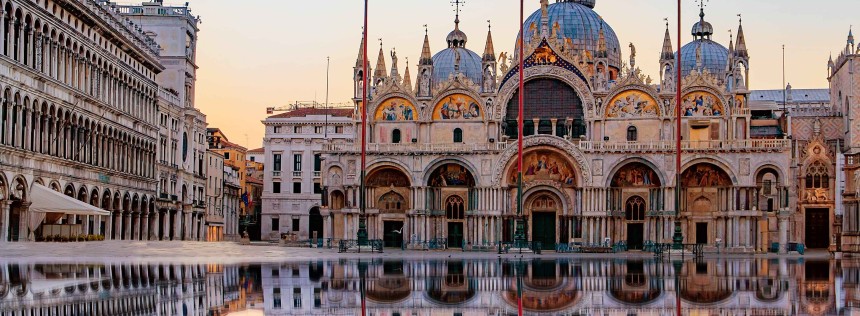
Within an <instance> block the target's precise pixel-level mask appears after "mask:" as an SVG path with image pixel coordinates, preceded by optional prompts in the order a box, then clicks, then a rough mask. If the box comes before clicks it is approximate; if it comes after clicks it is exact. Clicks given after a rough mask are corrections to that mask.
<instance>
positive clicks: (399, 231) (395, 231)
mask: <svg viewBox="0 0 860 316" xmlns="http://www.w3.org/2000/svg"><path fill="white" fill-rule="evenodd" d="M391 232H392V233H398V234H401V235H402V234H403V228H401V229H400V230H396V229H395V230H392V231H391Z"/></svg>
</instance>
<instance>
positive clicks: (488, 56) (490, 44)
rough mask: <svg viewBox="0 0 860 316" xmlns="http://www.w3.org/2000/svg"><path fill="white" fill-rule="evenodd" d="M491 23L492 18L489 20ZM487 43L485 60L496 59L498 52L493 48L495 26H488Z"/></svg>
mask: <svg viewBox="0 0 860 316" xmlns="http://www.w3.org/2000/svg"><path fill="white" fill-rule="evenodd" d="M487 23H490V20H487ZM487 29H488V30H487V45H486V46H484V61H496V52H495V50H494V49H493V27H492V25H488V26H487Z"/></svg>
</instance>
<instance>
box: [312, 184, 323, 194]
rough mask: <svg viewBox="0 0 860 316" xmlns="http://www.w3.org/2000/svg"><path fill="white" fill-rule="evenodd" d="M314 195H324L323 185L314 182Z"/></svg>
mask: <svg viewBox="0 0 860 316" xmlns="http://www.w3.org/2000/svg"><path fill="white" fill-rule="evenodd" d="M314 194H322V185H321V184H320V183H319V182H314Z"/></svg>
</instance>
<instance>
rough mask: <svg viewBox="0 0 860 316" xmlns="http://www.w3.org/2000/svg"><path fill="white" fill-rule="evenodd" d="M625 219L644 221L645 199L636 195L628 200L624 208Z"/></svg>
mask: <svg viewBox="0 0 860 316" xmlns="http://www.w3.org/2000/svg"><path fill="white" fill-rule="evenodd" d="M624 215H625V219H626V220H628V221H644V220H645V199H643V198H641V197H639V196H634V197H631V198H630V199H629V200H627V206H626V207H625V208H624Z"/></svg>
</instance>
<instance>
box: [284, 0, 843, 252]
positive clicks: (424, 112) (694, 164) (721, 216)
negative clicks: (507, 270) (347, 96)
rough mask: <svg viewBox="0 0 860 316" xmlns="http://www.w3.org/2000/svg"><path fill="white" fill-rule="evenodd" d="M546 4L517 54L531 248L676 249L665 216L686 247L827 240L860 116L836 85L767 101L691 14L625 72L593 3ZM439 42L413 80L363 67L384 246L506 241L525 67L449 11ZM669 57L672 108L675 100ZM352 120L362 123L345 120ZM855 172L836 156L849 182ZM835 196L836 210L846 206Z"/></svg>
mask: <svg viewBox="0 0 860 316" xmlns="http://www.w3.org/2000/svg"><path fill="white" fill-rule="evenodd" d="M542 3H543V4H542V8H541V10H538V11H537V12H535V13H533V14H532V15H531V16H530V17H529V18H528V19H527V20H526V22H525V25H524V28H525V30H527V32H526V34H525V37H524V43H525V44H524V45H525V47H524V51H525V55H524V56H522V58H524V64H525V69H524V70H522V72H523V76H524V80H525V82H524V86H525V90H526V91H525V95H524V98H525V100H524V101H525V106H524V113H523V115H524V117H523V124H524V126H523V130H524V135H523V143H524V159H523V169H522V170H523V174H524V178H523V183H524V184H523V186H524V194H523V204H522V205H523V210H522V214H523V215H524V216H525V219H526V223H527V226H526V227H527V231H526V234H527V238H528V239H529V240H532V241H540V242H541V243H542V244H543V247H545V248H547V249H552V248H553V246H554V245H557V244H565V243H570V242H580V243H586V244H596V243H603V242H605V240H606V239H609V240H610V241H611V242H612V243H616V242H625V243H626V245H627V246H628V248H630V249H639V248H641V247H643V245H644V244H646V243H648V242H662V243H666V242H671V240H672V234H673V231H674V224H673V222H674V221H675V217H676V211H677V212H678V213H679V217H680V220H681V227H682V232H683V236H684V243H699V244H705V245H706V246H705V247H706V248H710V249H712V250H713V249H714V248H720V249H723V250H724V251H730V252H764V251H768V249H770V248H772V247H773V246H774V245H778V246H780V249H779V251H786V245H787V244H788V243H789V242H801V243H804V242H806V243H807V246H808V247H811V248H821V249H828V248H832V247H833V246H837V247H838V244H839V242H838V241H837V238H836V236H837V235H838V234H840V231H841V229H842V228H841V225H842V224H841V221H842V220H841V216H842V215H841V214H842V211H841V209H842V207H841V206H838V205H837V203H836V201H837V198H836V196H837V195H843V194H842V192H841V191H840V190H839V186H838V185H837V182H838V180H839V179H840V178H841V176H839V177H837V176H836V175H837V171H836V170H839V169H837V164H838V162H837V161H838V160H839V159H838V158H839V157H838V156H839V155H837V153H838V152H839V151H841V150H844V149H845V148H846V146H848V147H850V144H851V139H850V138H846V137H844V136H841V135H840V134H845V133H846V131H847V130H851V128H850V127H851V125H850V119H848V118H845V116H849V117H850V115H849V114H852V112H851V111H857V110H856V109H850V108H848V104H843V105H839V104H841V103H838V102H836V101H835V100H840V99H844V98H845V96H844V94H846V92H842V95H843V96H840V97H833V101H831V96H834V95H838V94H839V93H838V92H837V91H835V90H833V89H837V88H831V91H830V92H829V93H826V92H824V91H822V90H808V91H805V90H798V91H795V92H794V93H792V91H791V88H790V87H789V88H788V89H786V94H789V95H782V94H780V95H778V96H777V95H775V92H774V91H754V90H750V87H749V76H750V68H751V65H750V60H751V55H750V53H749V51H748V50H747V46H746V38H745V34H744V31H743V25H742V24H739V25H738V27H737V30H736V32H734V34H736V35H737V36H736V37H732V38H731V39H729V41H727V42H728V43H727V44H728V45H727V46H723V45H722V44H720V43H717V42H716V41H714V40H713V39H712V36H713V34H714V32H713V29H714V26H712V25H711V24H710V23H709V22H707V21H706V19H705V10H704V9H702V10H701V11H700V14H699V16H698V17H697V18H696V20H697V22H696V23H695V24H694V25H693V27H692V31H691V33H692V35H693V36H694V37H695V39H694V40H693V41H692V42H690V43H688V44H686V45H684V46H683V47H682V48H681V49H680V56H679V55H678V53H677V52H676V51H675V49H674V48H673V45H672V39H671V36H670V32H669V30H668V29H667V31H666V34H665V37H664V38H663V39H662V40H663V41H662V42H663V46H662V47H663V48H662V52H661V58H660V60H659V61H657V62H659V65H660V73H659V74H653V75H652V76H648V75H645V74H643V73H641V71H640V70H639V69H638V68H637V67H636V64H637V60H636V54H635V46H634V44H631V45H629V50H630V54H629V56H627V58H626V59H624V60H623V61H622V54H621V50H622V47H621V45H620V43H619V41H618V37H617V35H616V34H615V33H614V31H613V30H612V28H611V26H610V25H609V24H608V23H607V21H604V20H603V19H602V18H600V17H599V15H598V14H597V12H595V11H594V8H595V6H596V5H597V3H596V1H593V0H573V1H558V2H556V3H553V4H549V3H547V2H546V1H543V2H542ZM691 22H692V21H691ZM653 40H659V39H653ZM447 43H448V47H447V48H445V49H444V50H442V51H440V52H438V53H436V54H435V55H434V54H431V49H430V45H429V38H428V36H427V35H425V39H424V44H423V48H422V54H421V60H420V62H419V64H418V66H417V73H418V74H417V75H416V76H414V77H412V76H411V75H410V74H409V72H410V69H409V68H408V66H407V69H406V70H405V72H404V74H403V76H401V73H400V70H399V69H398V67H399V65H398V59H397V56H396V53H394V52H393V51H392V52H391V53H390V55H389V54H385V52H384V51H383V49H382V48H381V47H380V49H379V55H378V57H377V62H376V67H375V68H374V69H371V68H370V65H368V67H367V69H368V70H367V71H368V74H372V76H369V77H371V78H372V80H373V81H372V83H371V84H372V87H368V88H370V89H368V91H370V92H371V95H370V96H369V98H368V99H369V100H370V101H369V103H368V104H367V107H366V109H365V110H366V111H367V113H368V132H367V135H366V137H367V139H368V146H367V150H368V156H367V165H366V169H365V170H364V171H365V172H366V174H367V193H366V194H367V213H366V214H367V216H368V232H369V233H370V238H372V239H382V240H385V241H386V244H389V245H398V246H399V245H401V244H402V243H406V244H407V245H409V244H416V243H423V242H428V241H437V242H441V243H446V244H447V245H448V247H461V246H462V247H468V246H470V245H493V244H495V243H496V242H501V241H512V240H513V233H514V222H515V218H516V216H517V213H518V210H517V209H516V208H517V190H516V188H517V152H518V150H517V141H518V137H520V136H519V135H518V128H517V123H518V120H517V119H518V114H517V111H518V105H519V104H518V100H519V94H518V85H519V82H518V80H519V75H520V71H521V70H520V69H519V58H520V56H518V53H516V52H515V53H513V54H508V53H501V54H499V55H496V53H495V50H494V47H493V41H492V34H491V33H488V34H487V38H486V44H485V46H484V53H483V54H482V55H479V54H477V53H475V52H473V51H471V50H469V49H468V48H467V43H468V41H467V36H466V34H465V33H464V32H463V31H462V30H460V28H459V16H458V17H457V20H456V21H455V26H454V30H453V31H452V32H451V33H450V34H449V35H448V37H447ZM849 46H850V45H849ZM624 50H625V51H626V50H627V49H624ZM846 50H851V51H852V52H853V50H854V49H853V48H850V49H846ZM363 51H364V43H362V45H361V48H360V50H359V56H358V58H357V61H356V64H355V68H354V74H355V76H354V79H355V81H354V82H355V99H354V100H355V102H356V108H361V101H362V90H363V82H362V80H361V78H362V77H363V73H362V71H363V67H362V66H363V65H362V60H363V55H362V54H363ZM515 51H518V49H515ZM387 56H390V59H391V60H390V64H389V65H390V67H391V69H390V71H388V70H387V64H388V63H387V60H386V59H387ZM845 56H846V57H840V59H839V62H838V63H835V64H832V65H831V68H832V73H833V78H831V82H832V85H834V86H836V85H838V84H845V83H846V82H854V81H851V79H850V78H851V76H853V73H849V72H848V71H845V72H844V74H842V73H841V72H840V71H839V70H838V69H837V68H838V67H837V65H844V64H851V65H853V64H852V63H849V62H847V61H846V60H850V59H851V58H852V57H851V56H853V55H848V54H846V55H845ZM676 58H680V59H681V62H680V65H681V72H682V74H683V78H681V80H682V86H681V88H682V91H681V94H682V103H681V104H676V100H675V99H676V96H675V95H676V92H677V91H676V86H677V83H676V82H677V77H676V75H675V74H676V73H677V70H676V69H677V68H676V67H677V66H676V65H678V62H677V59H676ZM840 76H841V77H840ZM840 78H841V79H840ZM413 80H415V81H414V82H415V84H414V85H413V84H412V82H413ZM836 81H840V82H842V83H835V82H836ZM843 89H844V88H843ZM837 90H838V89H837ZM852 91H853V90H852ZM807 92H808V93H807ZM779 93H782V91H779ZM800 93H803V94H800ZM810 93H811V94H812V95H811V96H810V95H808V94H810ZM782 99H787V100H782ZM849 99H850V97H849ZM677 107H680V111H681V113H682V119H681V130H680V133H681V135H680V136H681V137H682V139H683V141H682V149H683V159H682V167H681V169H680V170H676V168H675V156H674V153H675V139H676V137H677V136H678V135H676V133H677V131H676V128H675V125H676V123H677V121H676V115H675V113H676V112H675V111H676V109H677ZM793 112H797V113H798V115H797V117H792V116H791V113H793ZM359 113H360V112H359ZM814 113H817V114H814ZM843 113H846V114H845V116H843ZM354 121H355V122H356V124H359V123H360V120H359V119H358V116H356V119H355V120H354ZM851 133H857V132H856V131H852V132H851ZM789 135H796V136H797V137H795V138H793V139H792V138H790V137H789ZM358 136H360V135H357V136H356V138H355V139H354V140H353V141H352V142H349V143H345V144H329V145H326V147H325V149H326V151H325V152H326V155H324V168H323V170H324V171H323V173H324V176H323V180H324V182H325V186H326V188H327V191H328V195H327V197H326V199H327V201H326V205H325V206H323V210H322V213H323V214H327V215H326V216H325V218H324V223H326V225H328V226H325V230H324V235H325V236H326V237H330V238H334V239H355V236H356V230H357V227H358V220H359V213H360V210H359V203H360V201H359V192H358V190H359V186H360V175H361V173H360V172H361V171H362V166H361V165H360V155H359V154H360V139H359V137H358ZM855 139H856V137H855ZM837 145H839V147H841V148H838V147H837ZM793 148H797V150H795V149H793ZM267 158H268V156H267ZM855 161H856V160H851V159H847V160H846V163H845V166H846V169H845V170H846V172H848V170H849V169H850V166H853V165H852V164H850V163H849V162H851V163H855ZM678 174H680V181H681V183H680V184H681V190H682V191H681V192H680V197H681V200H680V201H678V204H679V205H680V209H679V210H676V209H675V205H676V200H675V188H676V182H677V180H676V178H678ZM846 178H847V176H846ZM267 182H268V181H267ZM849 189H850V187H849ZM845 197H846V198H845V200H844V201H845V203H853V202H850V201H855V200H851V199H850V196H847V193H846V196H845ZM840 204H841V203H840ZM846 205H847V204H846ZM852 229H854V230H852V232H854V231H856V228H854V227H853V226H852ZM401 233H402V234H401ZM852 234H853V233H851V234H848V233H847V231H846V236H855V235H856V234H854V235H852ZM847 238H853V237H847Z"/></svg>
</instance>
